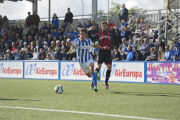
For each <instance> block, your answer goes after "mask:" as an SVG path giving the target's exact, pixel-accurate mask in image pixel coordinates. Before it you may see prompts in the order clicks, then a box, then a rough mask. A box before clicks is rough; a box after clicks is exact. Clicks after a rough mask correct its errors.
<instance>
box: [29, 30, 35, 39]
mask: <svg viewBox="0 0 180 120" xmlns="http://www.w3.org/2000/svg"><path fill="white" fill-rule="evenodd" d="M29 35H30V36H32V39H34V36H36V33H35V31H34V29H31V32H30V33H29Z"/></svg>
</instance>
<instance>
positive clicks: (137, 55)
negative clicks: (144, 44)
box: [133, 47, 142, 61]
mask: <svg viewBox="0 0 180 120" xmlns="http://www.w3.org/2000/svg"><path fill="white" fill-rule="evenodd" d="M133 51H134V60H135V61H141V60H142V55H141V53H140V51H139V50H137V47H134V48H133Z"/></svg>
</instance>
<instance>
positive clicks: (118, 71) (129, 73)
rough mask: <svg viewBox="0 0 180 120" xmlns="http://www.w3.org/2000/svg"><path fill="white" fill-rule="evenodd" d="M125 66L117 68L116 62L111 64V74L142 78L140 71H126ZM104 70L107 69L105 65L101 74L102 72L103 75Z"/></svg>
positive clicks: (104, 73) (104, 74)
mask: <svg viewBox="0 0 180 120" xmlns="http://www.w3.org/2000/svg"><path fill="white" fill-rule="evenodd" d="M126 68H127V67H126ZM126 68H124V69H118V68H116V64H113V65H112V70H111V76H114V77H134V78H135V79H137V78H138V77H141V78H142V74H143V73H142V71H128V70H127V69H126ZM106 70H107V67H106V68H105V69H104V70H103V74H102V76H103V77H105V76H106Z"/></svg>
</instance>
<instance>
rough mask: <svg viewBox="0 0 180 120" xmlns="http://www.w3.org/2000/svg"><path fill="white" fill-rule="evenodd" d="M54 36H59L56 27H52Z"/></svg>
mask: <svg viewBox="0 0 180 120" xmlns="http://www.w3.org/2000/svg"><path fill="white" fill-rule="evenodd" d="M54 36H56V37H57V38H59V32H58V31H57V29H56V28H55V29H54Z"/></svg>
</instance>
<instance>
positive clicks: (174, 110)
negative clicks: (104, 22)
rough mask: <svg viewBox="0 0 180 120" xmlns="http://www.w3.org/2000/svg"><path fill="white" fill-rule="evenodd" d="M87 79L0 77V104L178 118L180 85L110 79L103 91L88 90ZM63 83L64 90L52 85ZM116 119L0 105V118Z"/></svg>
mask: <svg viewBox="0 0 180 120" xmlns="http://www.w3.org/2000/svg"><path fill="white" fill-rule="evenodd" d="M90 83H91V82H90V81H55V80H23V79H0V106H9V107H25V108H40V109H53V110H67V111H83V112H91V113H104V114H115V115H123V116H136V117H143V118H156V119H172V120H177V119H180V86H179V85H160V84H138V83H114V82H110V83H109V86H110V90H109V91H107V90H106V89H105V88H104V86H103V85H102V84H103V83H102V82H98V89H99V91H98V92H97V93H95V92H94V91H93V90H90ZM58 84H59V85H63V87H64V93H63V94H56V93H55V92H54V87H55V86H56V85H58ZM57 119H59V120H119V119H121V120H122V119H131V118H126V117H124V118H121V117H113V116H104V115H102V116H101V115H94V114H92V115H88V114H79V113H71V112H70V113H63V112H55V111H41V110H39V111H37V110H33V109H32V110H25V109H13V108H3V107H0V120H57Z"/></svg>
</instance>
